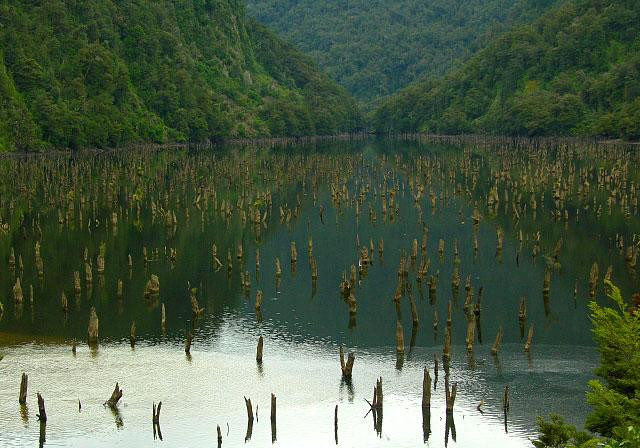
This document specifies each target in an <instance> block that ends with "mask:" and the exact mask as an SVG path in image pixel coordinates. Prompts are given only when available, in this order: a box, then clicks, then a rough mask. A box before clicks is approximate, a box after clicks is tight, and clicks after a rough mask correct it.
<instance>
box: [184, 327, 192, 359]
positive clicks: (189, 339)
mask: <svg viewBox="0 0 640 448" xmlns="http://www.w3.org/2000/svg"><path fill="white" fill-rule="evenodd" d="M192 341H193V335H192V334H191V332H190V331H188V332H187V340H186V342H185V344H184V352H185V353H186V354H187V355H190V354H191V342H192Z"/></svg>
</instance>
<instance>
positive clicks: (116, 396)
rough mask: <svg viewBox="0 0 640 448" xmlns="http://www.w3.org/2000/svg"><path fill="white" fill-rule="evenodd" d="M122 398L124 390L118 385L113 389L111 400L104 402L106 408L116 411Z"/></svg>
mask: <svg viewBox="0 0 640 448" xmlns="http://www.w3.org/2000/svg"><path fill="white" fill-rule="evenodd" d="M121 398H122V389H120V386H119V385H118V383H116V387H115V388H114V389H113V392H112V393H111V398H109V399H108V400H107V401H105V402H104V404H105V405H106V406H109V407H110V408H112V409H115V408H116V407H117V406H118V401H120V399H121Z"/></svg>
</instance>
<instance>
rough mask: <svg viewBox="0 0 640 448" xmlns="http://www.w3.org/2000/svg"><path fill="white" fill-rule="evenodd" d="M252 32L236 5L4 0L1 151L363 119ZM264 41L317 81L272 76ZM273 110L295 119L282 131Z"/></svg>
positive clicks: (226, 1)
mask: <svg viewBox="0 0 640 448" xmlns="http://www.w3.org/2000/svg"><path fill="white" fill-rule="evenodd" d="M253 26H254V25H253V24H252V23H247V20H246V18H245V14H244V7H243V5H242V3H241V2H239V1H238V0H158V1H153V2H150V1H140V0H122V1H115V0H88V1H79V0H64V1H63V0H49V1H46V2H40V1H36V2H34V1H29V0H16V1H9V0H0V102H1V103H0V105H2V107H1V108H0V149H4V150H12V149H37V148H39V147H71V148H74V147H84V146H97V147H112V146H122V145H125V144H128V143H135V142H141V141H145V142H157V143H161V142H167V141H194V142H201V141H205V140H208V139H213V138H217V137H222V136H268V135H290V134H294V133H295V134H296V135H297V134H313V133H315V131H316V128H317V129H319V130H322V131H325V132H326V133H336V132H340V131H343V130H352V129H353V128H348V129H347V128H346V126H347V124H345V123H340V125H339V126H338V125H337V124H336V123H334V124H333V125H329V126H328V125H327V123H326V121H323V120H321V119H320V118H318V117H319V116H322V115H337V116H341V115H354V116H355V117H356V119H355V120H353V121H352V122H351V124H355V123H356V122H359V120H360V117H359V116H358V115H357V111H356V110H355V109H354V108H353V102H352V101H351V100H350V98H348V96H347V95H346V94H345V92H343V91H342V90H339V89H338V88H337V87H336V86H335V85H334V84H332V83H331V81H329V79H328V78H327V77H326V76H323V75H321V74H319V73H318V72H317V70H316V69H315V67H314V66H313V64H310V63H309V62H308V61H306V60H305V61H302V60H300V59H299V58H298V56H294V55H297V53H296V51H295V50H294V49H293V48H290V47H288V46H285V45H284V44H282V43H281V42H280V41H279V40H278V39H277V38H275V37H273V36H269V38H266V37H265V36H266V35H267V34H268V33H267V32H266V31H265V32H262V31H256V32H253V31H254V30H252V29H251V28H252V27H253ZM250 33H251V35H250ZM267 45H273V46H278V47H280V48H279V49H278V52H279V53H284V54H287V55H291V58H290V62H291V63H293V64H295V63H299V64H301V65H302V66H304V68H301V67H287V68H288V70H290V71H300V70H303V71H304V72H305V74H306V75H307V76H309V77H313V79H314V80H316V81H317V82H316V83H315V84H312V85H311V86H310V87H309V88H306V89H305V88H303V86H299V85H296V84H283V83H281V82H279V81H278V80H276V79H275V77H274V76H273V75H272V74H271V73H270V72H269V70H267V69H265V67H264V66H263V65H270V64H272V61H270V60H269V59H268V57H269V56H271V54H270V53H268V52H267V53H265V51H258V49H260V48H264V47H265V46H267ZM256 53H259V54H262V55H266V56H265V57H263V58H261V60H260V61H258V60H257V59H256V55H255V54H256ZM330 89H333V91H332V95H333V96H332V97H331V100H332V101H325V102H320V103H319V102H318V97H322V96H323V95H324V94H325V93H326V92H327V90H330ZM274 100H275V101H274ZM273 104H275V106H273ZM325 106H326V107H327V108H328V109H324V107H325ZM269 107H271V108H272V109H273V108H275V109H274V112H273V115H277V114H284V115H287V116H289V115H291V113H289V111H291V110H293V111H295V112H294V113H293V115H294V116H295V117H296V120H297V121H299V123H298V124H297V125H296V126H284V127H281V128H278V127H277V126H275V125H273V123H272V122H271V121H272V118H271V115H270V114H268V113H267V114H265V112H264V110H265V109H266V108H269ZM314 111H317V112H319V113H318V114H315V113H313V112H314ZM301 116H302V117H306V118H305V119H300V118H299V117H301ZM274 120H275V119H274ZM294 131H295V132H294Z"/></svg>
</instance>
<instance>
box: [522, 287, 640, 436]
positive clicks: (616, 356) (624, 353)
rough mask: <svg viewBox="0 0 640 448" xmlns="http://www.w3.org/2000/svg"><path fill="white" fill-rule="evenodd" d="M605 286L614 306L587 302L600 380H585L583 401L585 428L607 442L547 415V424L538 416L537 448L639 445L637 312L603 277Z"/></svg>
mask: <svg viewBox="0 0 640 448" xmlns="http://www.w3.org/2000/svg"><path fill="white" fill-rule="evenodd" d="M605 287H606V288H607V290H608V296H609V298H610V299H611V300H612V301H613V302H614V303H615V308H610V307H602V306H600V305H598V304H597V303H595V302H592V303H591V304H590V305H589V307H590V309H591V319H592V322H593V334H594V338H595V341H596V343H597V345H598V351H599V352H600V367H598V368H597V369H596V371H595V373H596V375H597V376H599V377H600V378H601V379H602V381H601V380H593V381H590V382H589V392H588V393H587V401H588V402H589V404H590V405H591V406H592V408H593V410H592V412H591V414H590V415H589V416H588V417H587V421H586V424H585V426H586V428H587V429H588V430H589V431H592V432H595V433H598V434H600V435H602V436H604V437H606V438H607V441H602V440H600V439H597V438H590V437H589V436H588V434H586V433H583V432H579V431H577V430H576V428H575V427H574V426H572V425H568V424H566V423H565V422H564V421H563V420H562V418H561V417H559V416H557V415H552V416H551V420H550V421H549V422H546V421H545V420H544V419H542V418H540V419H538V425H539V426H540V432H541V435H540V437H539V438H538V440H536V441H534V442H533V444H534V445H535V446H536V447H537V448H545V447H549V448H553V447H565V446H567V447H572V446H579V447H582V448H591V447H596V446H598V447H605V448H608V447H611V448H617V447H627V448H640V429H639V428H640V310H639V309H638V308H627V305H626V303H625V302H624V300H623V298H622V296H621V294H620V290H619V289H618V288H617V287H616V286H615V285H613V284H612V283H611V282H610V281H608V280H605Z"/></svg>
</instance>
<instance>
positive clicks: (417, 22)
mask: <svg viewBox="0 0 640 448" xmlns="http://www.w3.org/2000/svg"><path fill="white" fill-rule="evenodd" d="M557 1H558V0H429V1H419V0H395V1H388V0H322V1H318V0H247V11H248V13H249V14H251V15H253V16H255V17H257V18H258V20H260V21H261V22H262V23H264V24H266V25H267V26H269V27H270V28H272V29H274V30H275V31H277V32H278V33H279V34H280V35H282V36H284V37H285V38H286V39H287V40H289V41H291V42H292V43H294V44H295V45H296V46H297V47H299V48H300V49H302V50H303V51H305V52H306V53H307V54H309V55H311V56H312V58H313V59H314V60H315V61H316V62H317V63H318V64H319V65H320V67H321V68H323V69H325V70H326V71H327V72H328V73H329V74H330V75H331V76H332V77H333V78H334V79H336V80H337V81H338V82H339V83H340V84H341V85H343V86H344V87H346V88H347V90H349V91H350V92H351V93H352V94H353V95H355V96H356V97H357V98H358V99H360V100H361V102H362V103H363V104H365V106H367V105H368V104H369V103H371V102H373V101H375V100H376V99H378V98H380V97H383V96H386V95H389V94H392V93H394V92H396V91H397V90H399V89H401V88H403V87H405V86H407V85H408V84H409V83H410V82H412V81H415V80H418V79H419V78H420V77H422V76H427V77H429V78H438V77H440V76H442V75H444V74H445V73H447V72H448V71H449V70H450V69H452V68H454V67H458V66H459V65H460V64H461V63H462V62H463V61H465V60H467V59H468V58H469V57H470V56H471V55H473V54H474V53H475V52H476V51H477V50H478V49H480V48H483V47H484V46H485V45H486V43H487V41H488V40H490V39H491V38H492V37H494V36H498V35H500V34H501V33H502V32H504V31H505V30H507V29H510V28H512V27H513V26H514V25H516V24H523V23H530V22H531V21H533V20H534V19H535V18H537V17H539V16H540V15H541V14H542V13H543V12H544V11H546V10H547V9H548V8H549V7H550V6H551V5H553V4H555V3H557Z"/></svg>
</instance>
